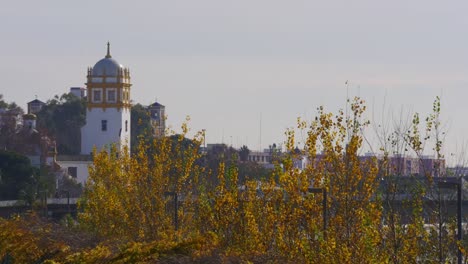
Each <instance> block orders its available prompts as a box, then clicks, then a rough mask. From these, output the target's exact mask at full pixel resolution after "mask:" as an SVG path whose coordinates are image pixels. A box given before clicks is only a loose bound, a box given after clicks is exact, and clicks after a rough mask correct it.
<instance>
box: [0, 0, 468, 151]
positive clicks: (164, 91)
mask: <svg viewBox="0 0 468 264" xmlns="http://www.w3.org/2000/svg"><path fill="white" fill-rule="evenodd" d="M467 12H468V2H466V1H429V0H424V1H422V0H417V1H407V0H405V1H403V0H393V1H376V0H368V1H349V0H346V1H345V0H343V1H312V0H308V1H306V0H303V1H293V0H291V1H274V0H264V1H255V0H236V1H221V0H196V1H194V0H187V1H177V0H171V1H128V0H126V1H120V0H119V1H117V0H114V1H84V0H82V1H59V0H57V1H30V2H28V3H26V2H23V1H2V5H1V9H0V36H1V38H0V39H1V40H0V60H1V63H0V76H1V77H2V81H3V82H2V86H1V87H2V88H0V93H1V94H3V95H4V97H5V99H6V100H7V101H15V102H17V103H18V104H20V105H21V106H22V107H23V108H25V106H26V102H28V101H30V100H33V99H34V96H35V95H37V96H38V98H39V99H40V100H43V101H46V100H47V99H49V98H52V97H53V96H54V95H55V94H62V93H64V92H67V91H68V89H69V87H73V86H84V82H85V81H86V68H87V67H88V66H93V65H94V64H95V63H96V62H97V61H98V60H100V59H101V58H103V57H104V55H105V52H106V43H107V41H110V42H111V53H112V56H113V58H115V59H116V60H117V61H119V62H120V63H121V64H123V65H124V66H126V67H129V68H130V70H131V75H132V82H133V89H132V97H133V100H134V101H135V102H138V103H141V104H150V103H152V102H153V101H154V100H155V99H156V98H157V99H158V101H159V102H160V103H162V104H164V105H166V112H167V114H168V118H169V120H168V123H169V124H170V125H172V126H174V127H178V126H179V125H180V123H181V122H182V121H183V120H184V118H185V116H186V115H190V116H191V119H192V121H191V125H190V126H191V127H192V129H193V130H200V129H206V130H207V141H208V143H215V142H221V141H223V139H224V142H225V143H227V144H231V142H232V144H233V145H234V146H235V147H238V146H241V145H243V144H247V145H248V146H249V147H250V148H251V149H259V148H260V116H261V131H262V133H261V147H262V148H266V147H267V146H268V145H270V144H272V143H281V142H283V141H284V139H285V137H284V131H285V129H286V128H287V127H291V126H294V124H295V122H296V118H297V117H298V116H301V117H304V118H309V119H310V118H312V117H313V116H314V114H315V109H316V108H317V107H318V106H320V105H324V106H325V107H326V109H328V110H330V111H334V112H335V111H336V110H337V109H339V108H343V107H344V106H345V99H346V88H345V82H346V80H349V94H350V96H354V95H360V96H361V97H363V98H364V99H365V100H366V101H367V103H368V106H369V108H370V109H371V108H372V107H374V109H376V110H374V112H378V111H380V110H381V108H382V104H383V102H384V101H385V103H386V105H387V106H389V107H390V108H391V109H394V111H398V110H399V109H400V108H401V107H404V108H405V109H411V110H414V111H418V112H420V113H421V114H422V115H425V114H426V113H429V112H430V111H431V108H432V101H433V99H434V98H435V97H436V96H441V97H442V111H443V118H444V121H445V122H446V123H447V124H448V127H449V131H448V132H449V135H448V138H447V148H446V152H447V154H448V155H449V153H452V152H456V151H459V150H460V146H461V145H463V144H464V142H465V141H467V139H468V123H467V122H466V114H467V113H468V103H467V97H468V89H467V88H468V31H467V29H468V15H467ZM384 98H385V99H384ZM371 115H372V111H369V117H370V118H371ZM379 116H380V115H379Z"/></svg>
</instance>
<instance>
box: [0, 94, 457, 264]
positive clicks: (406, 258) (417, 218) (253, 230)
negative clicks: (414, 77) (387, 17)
mask: <svg viewBox="0 0 468 264" xmlns="http://www.w3.org/2000/svg"><path fill="white" fill-rule="evenodd" d="M436 104H437V101H436V103H435V105H436ZM436 110H438V109H437V108H436ZM364 111H365V107H364V105H363V103H362V102H361V101H360V100H359V99H356V100H355V101H353V102H352V104H351V116H350V117H348V116H346V115H345V114H344V113H343V112H342V111H340V112H339V113H338V114H336V115H333V114H331V113H327V112H325V110H324V109H323V108H319V109H318V116H317V117H316V118H315V119H314V120H313V121H312V122H311V123H306V122H303V121H301V120H299V122H298V129H299V130H302V131H306V134H307V138H306V141H305V142H306V144H305V147H304V149H303V150H301V151H299V152H298V151H297V149H296V142H295V134H296V130H293V129H291V130H288V131H287V132H286V134H287V141H286V147H287V150H288V152H287V153H289V154H288V155H286V156H285V157H284V159H283V161H282V165H283V166H282V167H281V166H277V169H276V170H275V171H274V174H275V175H274V176H275V177H270V178H269V179H263V180H255V181H254V180H250V181H249V180H247V181H246V182H245V184H239V182H240V181H239V179H238V169H237V168H236V166H234V165H231V166H229V165H228V166H226V165H225V164H224V163H222V162H221V163H220V164H219V168H218V169H217V170H216V175H214V176H216V178H217V181H215V182H212V181H207V180H206V179H210V178H211V177H212V176H213V175H210V173H211V172H210V171H208V170H206V169H205V168H204V167H202V166H200V163H199V162H198V161H199V159H200V158H201V155H202V154H201V153H200V151H199V149H198V146H200V144H201V142H202V141H201V139H202V138H203V135H202V134H197V135H196V136H195V138H194V139H193V141H191V142H192V143H193V144H191V143H188V142H187V141H186V140H185V137H186V136H187V133H188V129H187V127H186V126H185V125H184V126H183V129H182V130H183V133H182V134H181V135H179V136H177V137H175V138H174V137H172V138H171V137H166V138H162V139H157V140H155V141H154V142H152V145H140V146H139V149H138V151H137V152H136V153H135V154H133V155H132V156H131V157H130V156H129V155H128V151H127V150H125V151H123V152H121V153H117V151H116V149H115V148H112V149H111V150H110V151H109V152H101V153H96V154H95V159H94V167H92V168H91V169H90V179H89V182H88V184H87V186H86V191H85V194H84V198H83V203H82V204H81V208H82V210H83V213H82V214H80V216H79V229H76V228H78V227H74V228H75V232H76V233H80V234H81V236H82V237H86V236H88V238H89V240H82V241H81V243H75V244H74V242H73V240H70V239H69V238H68V239H67V238H58V239H50V240H48V241H49V243H45V244H43V243H39V238H41V239H44V238H48V237H51V235H50V231H48V230H53V229H48V228H47V225H44V228H42V227H41V228H26V229H25V226H28V225H27V224H26V222H24V223H23V224H22V225H21V224H19V223H21V222H18V221H20V220H10V221H7V220H2V222H0V232H2V233H1V235H2V236H5V237H7V238H8V239H7V241H9V242H6V244H0V254H2V255H5V254H6V253H7V252H10V253H11V255H12V256H13V257H14V258H17V259H18V261H20V262H21V261H22V260H23V259H20V258H25V259H24V260H25V261H26V262H28V261H29V260H33V259H37V258H41V257H42V256H44V255H46V254H51V252H52V253H55V254H54V255H51V256H50V258H51V259H54V261H55V262H56V263H154V262H163V263H164V262H171V261H178V262H179V263H180V262H200V263H206V262H247V261H251V262H259V263H262V262H300V263H357V262H358V263H408V262H410V263H414V262H438V263H440V262H442V263H443V262H451V261H453V260H454V256H455V253H456V249H457V246H456V244H455V242H454V239H453V237H454V228H453V227H454V225H453V219H452V218H448V217H446V219H445V221H438V222H436V221H437V220H440V219H441V218H440V217H439V218H438V217H437V216H440V214H438V213H440V210H439V211H438V212H434V214H431V215H429V217H428V216H427V215H423V213H424V210H423V209H424V208H423V197H425V195H426V192H427V189H426V188H424V186H421V188H419V187H417V186H416V187H415V188H414V189H413V190H411V192H410V193H409V194H410V197H411V199H409V200H407V201H404V203H403V207H404V208H403V209H408V210H401V209H402V208H401V207H395V203H394V202H395V200H392V199H393V198H392V197H395V195H394V194H396V193H397V191H398V190H397V188H398V185H397V184H392V183H393V182H392V181H391V179H392V177H391V175H389V174H388V173H386V172H388V171H390V170H387V169H385V167H386V166H389V165H388V164H386V159H384V160H383V161H378V160H376V159H375V158H367V159H362V158H360V157H359V155H358V154H359V150H360V149H361V148H362V144H363V140H364V138H363V135H362V131H363V129H365V127H366V126H367V125H368V122H367V121H365V120H364V118H363V116H362V115H363V113H364ZM434 112H435V113H434V114H433V115H431V117H430V118H428V126H427V127H426V131H427V132H428V133H429V132H430V131H431V130H432V129H433V128H434V124H438V119H437V117H438V111H434ZM416 117H417V116H415V119H414V120H413V125H414V126H413V129H412V130H410V132H409V133H408V137H403V139H404V140H407V141H406V143H407V144H408V146H409V147H411V148H412V149H414V150H415V151H421V149H420V147H421V145H422V141H423V139H422V138H423V136H420V133H419V132H418V129H417V126H418V125H419V123H418V120H417V119H416ZM424 137H425V138H429V137H430V136H427V135H426V136H424ZM174 139H175V140H174ZM438 144H439V141H438V140H437V145H436V148H437V149H439V147H437V146H438ZM299 154H307V156H308V158H309V161H310V162H309V164H308V166H307V168H306V169H305V170H302V171H300V170H298V169H296V168H294V166H293V163H294V162H295V161H296V160H297V159H298V155H299ZM278 165H279V164H278ZM382 168H384V169H382ZM426 177H427V180H428V181H429V182H430V180H431V179H432V175H430V174H427V175H426ZM382 178H386V179H387V180H388V182H389V184H387V185H385V188H384V189H383V190H382V188H378V187H379V184H380V182H381V180H382ZM311 187H313V188H320V190H326V208H325V210H324V208H323V199H324V198H325V197H324V196H323V193H316V192H311V190H310V189H309V188H311ZM392 195H393V196H392ZM176 197H177V199H178V203H177V205H178V206H176V203H175V202H174V200H175V198H176ZM435 202H437V201H435ZM403 211H404V212H403ZM408 212H409V213H408ZM324 214H326V223H324ZM176 219H177V220H176ZM15 221H16V222H15ZM428 223H429V224H432V225H429V226H427V225H425V224H428ZM71 225H72V226H73V224H71ZM436 227H439V229H436ZM440 227H442V228H440ZM441 231H442V232H441ZM76 233H75V234H76ZM38 237H39V238H38ZM17 240H20V241H25V242H26V243H25V245H27V246H26V247H18V248H16V247H14V246H11V245H15V243H16V244H17V242H14V241H17ZM89 241H93V243H90V242H89ZM75 242H76V241H75ZM8 243H13V244H11V245H10V244H8ZM8 245H10V246H8ZM439 252H442V253H443V254H440V253H439Z"/></svg>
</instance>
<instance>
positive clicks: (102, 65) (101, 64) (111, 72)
mask: <svg viewBox="0 0 468 264" xmlns="http://www.w3.org/2000/svg"><path fill="white" fill-rule="evenodd" d="M123 68H124V67H123V66H122V65H121V64H120V63H118V62H117V61H116V60H114V59H113V58H112V56H111V55H110V43H109V42H108V43H107V55H106V57H104V59H102V60H100V61H98V62H97V63H96V64H95V65H94V67H93V70H92V75H93V76H104V75H106V76H112V77H115V76H117V75H118V73H119V72H120V71H121V70H123Z"/></svg>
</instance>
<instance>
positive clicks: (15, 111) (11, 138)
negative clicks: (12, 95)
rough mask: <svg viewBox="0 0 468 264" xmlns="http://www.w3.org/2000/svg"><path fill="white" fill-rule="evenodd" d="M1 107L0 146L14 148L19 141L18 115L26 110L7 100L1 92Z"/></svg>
mask: <svg viewBox="0 0 468 264" xmlns="http://www.w3.org/2000/svg"><path fill="white" fill-rule="evenodd" d="M0 109H1V110H2V111H3V114H2V118H1V122H0V135H1V137H0V148H1V149H8V150H14V147H15V144H17V143H18V141H19V140H18V138H17V136H16V133H17V131H18V128H17V125H18V117H21V116H22V115H23V114H24V111H23V109H22V108H21V107H19V106H18V105H16V103H14V102H11V103H7V102H5V101H4V100H3V95H1V94H0Z"/></svg>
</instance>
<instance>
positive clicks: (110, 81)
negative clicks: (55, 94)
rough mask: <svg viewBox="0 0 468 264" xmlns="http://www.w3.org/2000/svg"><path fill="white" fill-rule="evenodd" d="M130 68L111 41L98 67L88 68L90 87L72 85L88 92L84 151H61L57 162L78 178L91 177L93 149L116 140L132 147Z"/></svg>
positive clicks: (76, 91) (119, 145)
mask: <svg viewBox="0 0 468 264" xmlns="http://www.w3.org/2000/svg"><path fill="white" fill-rule="evenodd" d="M131 86H132V84H131V83H130V70H129V69H128V68H124V67H123V66H122V65H121V64H120V63H118V62H117V61H116V60H115V59H113V58H112V56H111V54H110V44H109V43H107V54H106V56H105V57H104V58H103V59H101V60H99V61H98V62H97V63H96V64H95V65H94V67H90V68H88V71H87V82H86V89H84V88H81V87H72V88H70V92H71V93H73V94H75V95H77V96H78V97H81V98H83V97H84V96H86V98H87V102H86V105H87V107H86V125H85V126H83V127H82V128H81V152H80V153H81V155H74V156H68V155H59V156H57V163H58V164H59V165H60V167H61V168H62V170H63V171H64V172H65V173H66V174H68V175H69V176H70V177H72V178H75V179H76V180H77V182H79V183H82V184H84V183H85V182H86V180H87V179H88V175H89V173H88V167H89V166H90V165H92V157H91V153H92V151H93V149H94V148H96V149H97V151H101V150H102V149H107V148H109V147H110V146H111V145H112V144H116V146H117V149H118V150H123V149H124V147H128V150H130V120H131V119H130V113H131V103H130V90H131Z"/></svg>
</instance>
